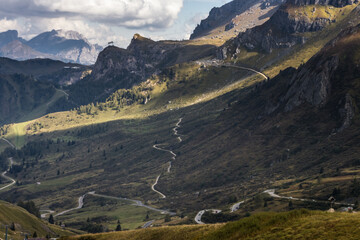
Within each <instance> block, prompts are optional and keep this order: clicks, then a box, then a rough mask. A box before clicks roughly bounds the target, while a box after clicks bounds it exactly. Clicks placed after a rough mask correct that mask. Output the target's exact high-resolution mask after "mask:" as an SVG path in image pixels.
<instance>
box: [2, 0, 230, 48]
mask: <svg viewBox="0 0 360 240" xmlns="http://www.w3.org/2000/svg"><path fill="white" fill-rule="evenodd" d="M227 2H230V0H76V1H74V0H0V16H1V17H0V32H3V31H6V30H10V29H16V30H18V31H19V35H20V36H21V37H23V38H25V39H30V38H32V37H34V36H36V35H37V34H39V33H41V32H44V31H50V30H52V29H63V30H75V31H78V32H80V33H81V34H83V35H84V36H85V37H86V38H88V39H89V40H90V42H92V43H99V44H100V45H103V46H105V45H106V44H107V42H109V41H114V42H115V45H117V46H120V47H126V46H127V45H128V43H129V42H130V40H131V38H132V36H133V35H134V33H140V34H141V35H143V36H146V37H150V38H152V39H154V40H161V39H177V40H180V39H187V38H189V36H190V34H191V33H192V30H193V29H194V28H195V26H196V24H198V23H199V22H200V20H201V19H203V18H205V17H207V15H208V13H209V11H210V9H211V8H212V7H215V6H216V7H219V6H221V5H223V4H225V3H227Z"/></svg>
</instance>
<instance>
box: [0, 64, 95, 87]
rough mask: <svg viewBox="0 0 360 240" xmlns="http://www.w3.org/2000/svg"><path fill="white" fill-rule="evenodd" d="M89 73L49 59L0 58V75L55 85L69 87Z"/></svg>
mask: <svg viewBox="0 0 360 240" xmlns="http://www.w3.org/2000/svg"><path fill="white" fill-rule="evenodd" d="M90 72H91V68H90V67H88V66H83V65H79V64H73V63H64V62H61V61H56V60H51V59H30V60H25V61H17V60H12V59H9V58H0V74H24V75H32V76H34V77H35V78H36V79H37V80H39V81H44V82H52V83H55V84H56V85H61V86H64V85H65V86H66V85H71V84H73V83H75V82H77V81H79V80H81V79H82V78H83V77H85V76H86V75H87V74H89V73H90Z"/></svg>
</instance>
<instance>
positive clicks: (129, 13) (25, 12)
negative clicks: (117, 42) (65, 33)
mask: <svg viewBox="0 0 360 240" xmlns="http://www.w3.org/2000/svg"><path fill="white" fill-rule="evenodd" d="M0 5H1V9H0V13H1V14H2V15H3V16H8V17H14V16H19V15H22V16H25V17H41V18H49V19H50V18H60V17H66V18H68V19H69V18H80V19H82V20H88V21H92V22H99V23H106V24H111V25H114V26H123V27H128V28H144V27H148V28H165V27H168V26H170V25H171V24H173V22H174V20H175V19H176V18H177V16H178V14H179V12H180V10H181V8H182V6H183V0H171V1H169V0H77V1H74V0H58V1H49V0H12V1H8V0H0Z"/></svg>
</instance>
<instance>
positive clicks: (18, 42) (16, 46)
mask: <svg viewBox="0 0 360 240" xmlns="http://www.w3.org/2000/svg"><path fill="white" fill-rule="evenodd" d="M14 41H15V42H14ZM10 43H11V44H10ZM0 48H1V51H0V54H1V56H4V57H9V58H13V59H16V60H26V59H31V58H44V57H47V58H51V59H55V60H61V61H64V62H74V63H81V64H94V63H95V61H96V59H97V56H98V54H99V52H100V51H101V50H102V49H103V48H102V47H101V46H99V45H97V44H95V45H93V44H91V43H90V42H89V41H88V40H87V39H86V38H85V37H84V36H83V35H82V34H80V33H78V32H76V31H66V30H62V29H58V30H55V29H53V30H51V31H48V32H43V33H41V34H39V35H37V36H36V37H34V38H32V39H31V40H29V41H26V40H24V39H22V38H19V37H18V32H17V31H16V30H9V31H7V32H3V33H0Z"/></svg>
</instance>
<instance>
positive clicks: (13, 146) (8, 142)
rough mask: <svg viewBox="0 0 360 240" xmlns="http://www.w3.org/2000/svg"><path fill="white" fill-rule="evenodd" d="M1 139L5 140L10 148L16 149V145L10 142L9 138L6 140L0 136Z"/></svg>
mask: <svg viewBox="0 0 360 240" xmlns="http://www.w3.org/2000/svg"><path fill="white" fill-rule="evenodd" d="M1 140H3V141H5V142H6V143H7V144H9V145H10V146H11V147H12V148H14V149H16V146H15V145H14V144H12V143H11V142H10V141H9V140H7V139H6V138H1Z"/></svg>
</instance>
